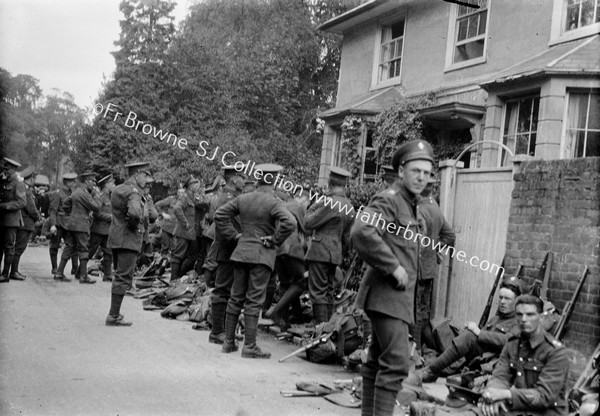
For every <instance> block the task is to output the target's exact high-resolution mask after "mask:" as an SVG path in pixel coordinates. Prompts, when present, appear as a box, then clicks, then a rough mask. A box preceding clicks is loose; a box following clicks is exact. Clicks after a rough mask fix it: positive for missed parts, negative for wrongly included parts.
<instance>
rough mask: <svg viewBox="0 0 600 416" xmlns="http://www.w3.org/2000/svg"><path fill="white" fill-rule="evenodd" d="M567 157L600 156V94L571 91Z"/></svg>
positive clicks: (566, 137) (567, 126)
mask: <svg viewBox="0 0 600 416" xmlns="http://www.w3.org/2000/svg"><path fill="white" fill-rule="evenodd" d="M565 145H566V155H567V157H593V156H600V94H599V93H570V94H569V106H568V110H567V123H566V131H565Z"/></svg>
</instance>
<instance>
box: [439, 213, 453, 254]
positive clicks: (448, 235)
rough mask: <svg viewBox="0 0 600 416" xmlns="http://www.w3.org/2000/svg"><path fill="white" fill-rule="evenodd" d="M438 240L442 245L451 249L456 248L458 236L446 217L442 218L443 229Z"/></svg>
mask: <svg viewBox="0 0 600 416" xmlns="http://www.w3.org/2000/svg"><path fill="white" fill-rule="evenodd" d="M438 238H439V240H440V242H441V243H442V244H445V245H447V246H451V247H453V246H454V242H455V241H456V234H455V233H454V231H453V230H452V227H450V224H448V222H447V221H446V219H445V218H444V217H442V229H441V230H440V235H439V237H438Z"/></svg>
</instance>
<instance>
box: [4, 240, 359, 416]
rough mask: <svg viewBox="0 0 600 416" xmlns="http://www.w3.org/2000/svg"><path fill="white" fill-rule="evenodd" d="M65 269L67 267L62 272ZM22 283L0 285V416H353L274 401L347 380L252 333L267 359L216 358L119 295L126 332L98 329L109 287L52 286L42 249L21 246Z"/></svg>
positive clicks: (187, 334)
mask: <svg viewBox="0 0 600 416" xmlns="http://www.w3.org/2000/svg"><path fill="white" fill-rule="evenodd" d="M69 267H70V266H69ZM21 271H22V272H23V273H25V274H27V275H28V276H29V278H28V279H27V280H26V281H24V282H16V281H11V282H10V283H8V284H0V337H1V341H0V415H60V416H68V415H77V416H83V415H120V416H123V415H128V416H129V415H144V416H149V415H169V416H171V415H186V416H187V415H232V416H233V415H236V416H254V415H256V416H259V415H260V416H264V415H303V416H305V415H350V416H352V415H359V414H360V410H358V409H348V408H343V407H340V406H337V405H334V404H331V403H329V402H327V401H326V400H325V399H323V398H318V397H304V398H284V397H281V396H280V394H279V391H280V390H282V389H283V390H293V389H294V384H295V382H296V381H299V380H318V381H325V382H331V381H333V380H337V379H349V378H351V377H352V376H353V374H351V373H347V372H345V371H344V370H343V369H342V368H341V367H340V366H335V365H317V364H313V363H310V362H308V361H306V360H304V359H303V358H299V357H294V358H291V359H289V360H288V361H286V362H284V363H278V362H277V358H279V357H282V356H284V355H286V354H288V353H289V352H291V351H292V350H293V349H294V346H293V345H291V344H289V343H285V342H279V341H277V340H276V339H275V338H274V337H273V336H271V335H268V334H261V335H260V339H259V343H260V345H262V346H263V347H265V348H266V349H267V350H269V351H271V352H272V353H273V358H272V359H270V360H251V359H243V358H241V357H240V355H239V352H238V353H234V354H222V353H221V348H220V346H217V345H214V344H209V343H208V342H207V338H208V333H207V332H199V331H195V330H192V329H191V323H190V322H180V321H173V320H167V319H164V318H161V316H160V314H159V313H158V312H156V311H153V312H149V311H144V310H143V309H142V305H141V301H140V300H137V299H133V298H131V297H126V298H125V301H124V303H123V309H122V313H123V314H124V315H125V316H126V317H127V318H128V319H129V320H131V321H133V322H134V325H133V326H132V327H129V328H114V327H106V326H105V325H104V319H105V317H106V313H107V311H108V307H109V302H110V284H109V283H103V282H98V283H96V284H95V285H80V284H79V283H77V282H76V281H73V282H71V283H55V282H54V280H52V277H51V276H50V273H49V271H50V260H49V257H48V248H47V247H43V246H41V247H29V248H28V249H27V251H26V252H25V256H24V258H23V260H22V266H21Z"/></svg>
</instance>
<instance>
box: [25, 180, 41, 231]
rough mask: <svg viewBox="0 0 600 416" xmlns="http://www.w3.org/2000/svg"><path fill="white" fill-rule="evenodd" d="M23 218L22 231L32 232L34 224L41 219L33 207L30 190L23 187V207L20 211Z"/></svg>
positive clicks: (33, 200) (33, 198)
mask: <svg viewBox="0 0 600 416" xmlns="http://www.w3.org/2000/svg"><path fill="white" fill-rule="evenodd" d="M21 215H22V216H23V226H22V227H20V228H21V229H22V230H27V231H34V230H35V223H36V222H37V221H39V220H40V219H41V218H42V215H41V214H40V212H39V211H38V209H37V207H36V206H35V196H34V195H33V192H31V188H29V187H28V186H27V185H25V207H24V208H23V209H22V210H21Z"/></svg>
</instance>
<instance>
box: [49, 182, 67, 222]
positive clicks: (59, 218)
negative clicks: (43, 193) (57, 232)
mask: <svg viewBox="0 0 600 416" xmlns="http://www.w3.org/2000/svg"><path fill="white" fill-rule="evenodd" d="M70 195H71V190H70V189H69V188H68V187H67V186H63V187H62V188H61V189H59V190H58V191H56V192H55V193H53V194H52V197H51V199H50V209H49V210H48V215H49V216H48V221H49V223H50V226H53V225H55V226H57V227H62V228H65V226H66V225H67V220H68V219H69V215H68V214H67V213H66V212H65V211H64V209H63V203H64V202H65V200H66V199H67V198H68V197H69V196H70Z"/></svg>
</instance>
